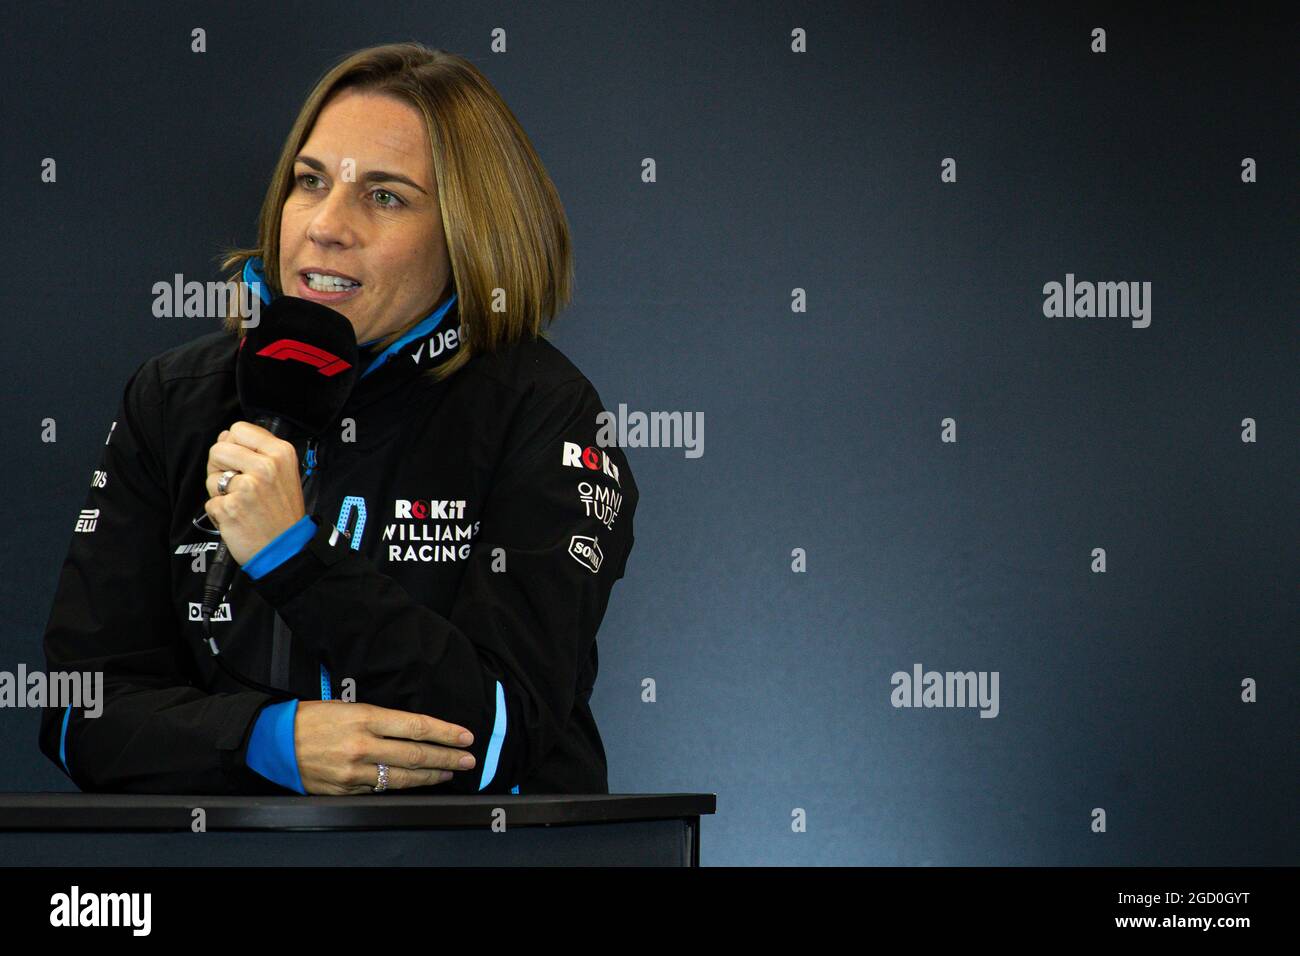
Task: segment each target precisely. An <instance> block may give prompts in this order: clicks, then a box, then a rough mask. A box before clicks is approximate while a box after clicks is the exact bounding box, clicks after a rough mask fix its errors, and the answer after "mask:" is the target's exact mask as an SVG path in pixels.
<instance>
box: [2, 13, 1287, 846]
mask: <svg viewBox="0 0 1300 956" xmlns="http://www.w3.org/2000/svg"><path fill="white" fill-rule="evenodd" d="M81 6H82V5H80V4H61V3H59V4H56V3H46V4H40V5H23V6H21V7H16V8H13V9H11V10H9V11H7V13H6V18H7V22H6V28H5V30H4V37H3V40H2V41H0V42H3V44H4V49H3V56H0V88H3V89H4V90H5V96H4V105H3V109H4V113H5V116H4V130H5V136H4V137H3V146H2V147H0V148H2V149H3V170H4V174H5V179H6V181H7V184H8V187H9V188H8V190H7V204H6V210H7V214H8V215H7V218H8V224H9V228H8V229H7V230H6V236H5V238H4V246H5V256H6V261H7V262H8V267H7V271H8V281H6V282H4V283H3V284H0V314H2V316H3V322H2V323H0V334H2V335H3V336H4V339H5V341H4V343H3V344H4V349H3V354H4V355H5V368H4V372H5V378H6V380H7V381H8V382H9V383H10V387H9V389H7V390H6V391H7V396H8V400H7V402H6V407H5V411H4V414H3V416H0V421H2V422H3V427H4V448H5V449H6V451H7V452H8V460H7V462H6V465H5V467H4V468H2V469H0V500H3V502H4V504H5V511H6V520H5V521H4V522H3V523H2V524H0V527H2V528H3V529H4V539H5V540H4V547H3V549H0V589H2V592H0V593H3V608H4V617H5V621H6V625H7V626H6V627H5V628H4V629H3V631H2V632H0V669H3V670H11V671H12V670H14V669H16V667H17V665H18V663H19V662H25V663H26V664H27V665H28V666H29V667H41V666H43V658H42V656H41V651H40V638H41V633H42V630H43V628H44V625H45V620H46V615H47V614H48V611H49V600H50V597H51V595H52V593H53V589H54V584H55V581H56V578H57V575H58V569H59V564H60V561H61V560H62V557H63V554H64V551H65V550H66V547H67V545H68V542H69V538H70V534H71V533H72V526H73V522H74V520H75V518H76V515H77V511H78V509H79V508H80V506H81V503H82V501H83V500H84V497H85V492H86V486H87V481H88V476H89V474H90V471H91V469H92V468H93V467H94V465H95V462H96V461H97V457H98V454H99V448H100V446H101V445H102V443H103V440H104V435H105V434H106V430H107V428H108V425H109V421H110V420H111V418H112V414H113V413H112V409H113V407H115V403H116V400H117V398H118V397H119V396H120V394H121V389H122V386H123V385H124V383H125V381H126V378H127V376H128V375H129V374H130V372H131V371H132V370H133V369H134V368H135V367H136V366H137V365H138V364H139V363H140V362H141V361H142V360H143V359H144V358H146V357H147V356H149V355H152V354H155V353H157V352H159V351H161V350H163V349H165V348H167V347H170V346H172V345H175V344H177V343H180V342H183V341H186V340H188V339H191V338H193V337H195V336H198V335H200V334H203V333H205V332H208V331H211V330H212V329H213V328H215V326H214V325H213V324H212V323H211V322H207V321H204V320H198V319H158V318H154V317H153V315H152V313H151V303H152V299H153V295H152V291H151V290H152V286H153V283H155V282H157V281H167V280H170V278H171V277H172V275H173V274H174V273H177V272H179V273H182V274H184V275H185V276H186V277H187V278H194V277H197V278H200V279H204V280H206V279H216V278H219V276H218V275H217V274H216V273H215V272H214V271H213V264H212V257H213V255H214V254H215V253H216V252H217V250H218V248H219V247H220V246H221V245H223V244H229V243H244V244H247V243H251V242H252V241H253V240H254V239H255V231H254V219H255V216H256V213H257V209H258V204H259V202H260V200H261V197H262V191H263V189H264V186H265V182H266V180H267V177H268V176H269V173H270V169H271V165H272V162H273V161H274V158H275V156H276V154H277V151H278V149H279V147H280V144H281V142H282V139H283V137H284V136H285V135H286V133H287V131H288V127H289V124H290V122H291V121H292V119H293V117H294V115H295V113H296V111H297V109H298V106H299V105H300V103H301V101H302V99H303V97H304V96H305V95H306V93H307V91H308V90H309V89H310V86H311V84H312V83H313V82H314V81H315V79H316V78H317V77H318V76H319V75H320V74H321V73H322V72H323V71H324V69H325V68H326V67H327V66H328V65H329V64H330V63H332V62H333V61H334V60H335V58H336V57H337V56H339V55H340V54H342V53H344V52H347V51H350V50H354V49H357V48H360V47H364V46H369V45H372V44H377V43H384V42H392V41H395V40H408V39H414V40H419V41H421V42H424V43H426V44H427V45H430V46H439V47H443V48H445V49H449V50H452V51H454V52H457V53H460V54H462V55H465V56H467V57H469V58H471V59H472V60H473V61H474V62H475V63H476V64H477V65H478V66H479V67H480V68H481V69H482V70H483V71H484V72H485V73H486V74H487V75H488V77H489V78H490V79H491V80H492V82H493V83H494V84H496V85H497V86H498V88H499V89H500V90H501V92H502V94H503V95H504V97H505V98H506V100H507V102H509V103H510V104H511V106H512V108H513V109H514V111H515V113H516V115H517V116H518V117H519V119H520V121H521V122H522V124H523V126H524V127H525V129H526V130H527V131H528V132H529V134H530V136H531V137H532V139H533V142H534V144H535V145H536V147H537V149H538V151H539V153H540V155H541V156H542V158H543V161H544V162H545V163H546V165H547V167H548V168H549V170H550V172H551V174H552V176H553V177H554V179H555V182H556V184H557V186H558V188H559V190H560V195H561V197H562V199H563V201H564V203H565V205H566V210H567V213H568V216H569V220H570V224H571V226H572V228H573V232H574V239H575V244H576V261H577V295H576V299H575V304H574V306H573V308H572V309H571V310H570V311H569V312H568V313H567V314H565V315H564V316H563V317H562V318H561V319H560V321H559V322H558V323H557V324H556V326H555V327H554V341H555V342H556V344H557V345H559V346H560V348H561V349H562V350H564V351H565V352H566V353H567V354H568V355H569V356H570V357H571V358H572V359H573V360H574V361H575V362H576V363H577V365H578V366H579V367H580V368H581V369H582V370H583V371H584V372H585V373H586V374H587V376H588V377H589V378H590V379H591V380H592V382H593V383H594V384H595V385H596V387H597V388H598V389H599V390H600V392H601V395H602V396H603V397H604V399H605V401H606V403H607V404H608V405H609V407H610V408H611V410H616V409H617V406H618V404H619V403H624V404H626V406H627V407H628V409H630V410H642V411H654V410H660V411H673V410H676V411H684V412H687V413H689V414H692V415H693V414H695V413H697V412H699V413H702V414H703V418H704V421H705V423H706V428H705V432H704V445H703V449H704V453H703V455H702V456H700V457H688V456H687V455H686V454H685V450H684V449H682V448H632V449H629V450H628V456H629V460H630V461H631V463H632V467H633V469H634V471H635V474H636V478H637V482H638V485H639V486H640V488H641V492H642V497H641V502H640V506H639V509H638V512H637V518H636V523H637V543H636V548H635V550H634V552H633V554H632V558H631V560H630V562H629V565H628V569H627V576H626V578H625V579H624V580H623V581H622V582H620V583H619V584H618V585H617V586H616V587H615V590H614V593H613V597H612V599H611V604H610V608H609V612H608V615H607V617H606V620H605V623H604V625H603V627H602V629H601V632H600V637H599V647H600V652H601V653H600V660H601V674H600V678H599V680H598V681H597V684H596V692H595V695H594V698H593V708H594V710H595V713H596V717H597V719H598V721H599V722H600V725H601V728H602V732H603V735H604V740H605V745H606V749H607V752H608V756H609V765H610V785H611V789H612V790H614V791H616V792H671V791H712V792H716V793H717V795H718V814H717V816H716V817H712V818H708V819H706V820H705V822H704V833H703V838H704V839H703V850H704V852H703V862H704V864H705V865H709V864H749V863H755V864H758V863H764V864H827V863H837V864H921V865H926V864H939V865H942V864H956V865H965V864H984V863H987V864H1006V865H1016V864H1048V865H1050V864H1087V865H1090V864H1155V865H1167V864H1190V865H1204V864H1225V865H1245V864H1256V863H1269V864H1283V863H1290V864H1294V863H1296V862H1297V849H1298V848H1300V839H1298V838H1297V830H1296V826H1295V821H1296V819H1297V810H1298V809H1300V807H1298V806H1297V800H1296V792H1297V790H1296V786H1295V768H1296V765H1297V756H1298V754H1297V747H1296V728H1297V710H1298V708H1297V700H1296V689H1297V655H1296V645H1297V642H1296V638H1297V633H1298V631H1300V627H1298V625H1300V607H1298V602H1297V589H1296V584H1297V573H1296V572H1297V566H1298V564H1300V562H1298V561H1297V545H1296V542H1297V530H1298V529H1297V525H1298V522H1297V508H1296V494H1295V486H1296V476H1297V464H1300V461H1298V456H1297V451H1296V450H1297V448H1298V447H1300V444H1298V442H1297V437H1298V436H1297V417H1296V398H1297V387H1296V386H1297V374H1296V369H1297V348H1296V344H1297V340H1296V327H1295V299H1296V278H1297V276H1296V268H1295V266H1296V262H1297V261H1298V260H1297V252H1298V250H1297V243H1296V222H1297V208H1296V206H1297V204H1296V189H1295V173H1296V169H1297V162H1296V161H1297V154H1296V145H1297V141H1296V137H1295V130H1296V123H1295V120H1296V113H1295V84H1294V70H1293V67H1294V48H1293V47H1292V46H1291V45H1289V43H1288V42H1287V37H1288V36H1294V30H1295V23H1294V21H1292V20H1283V19H1281V18H1269V17H1265V16H1263V15H1260V14H1255V15H1254V18H1253V19H1252V17H1251V16H1250V15H1246V14H1243V13H1239V12H1223V11H1219V10H1217V9H1215V8H1212V7H1205V6H1200V5H1195V4H1188V5H1179V8H1178V9H1177V11H1176V12H1171V13H1170V14H1168V18H1166V15H1165V14H1163V13H1154V12H1150V13H1143V14H1137V15H1134V14H1133V13H1132V12H1129V11H1125V10H1124V9H1123V6H1126V5H1122V6H1120V7H1110V6H1102V5H1092V4H1073V5H1071V6H1072V7H1073V9H1072V10H1070V11H1069V12H1065V11H1062V10H1058V9H1056V6H1057V5H1033V4H1011V3H999V4H980V5H974V4H964V3H953V4H944V5H927V4H920V3H889V4H871V5H869V6H868V5H860V4H849V3H844V4H835V3H818V4H793V3H791V4H776V3H758V2H750V3H744V4H718V3H692V4H667V3H665V4H658V3H656V4H647V5H643V6H636V5H630V4H622V3H620V4H613V5H606V4H595V3H593V4H579V3H563V4H527V5H516V4H482V3H438V4H419V5H411V4H396V3H394V4H387V3H379V2H367V3H365V4H348V3H339V2H327V0H322V2H318V3H312V4H285V5H283V6H277V5H266V4H262V3H247V4H242V5H236V4H226V3H222V4H210V5H206V4H183V3H181V4H178V3H167V4H156V5H155V4H134V5H117V4H115V5H112V6H111V7H109V8H107V9H105V10H101V11H94V10H89V9H82V8H81ZM1040 6H1041V7H1045V8H1047V9H1041V8H1040ZM195 27H202V28H203V29H205V30H206V32H207V52H206V53H202V54H196V53H192V52H190V31H191V30H192V29H194V28H195ZM497 28H500V29H502V30H504V31H505V36H506V40H507V50H506V52H504V53H499V52H493V51H492V49H491V41H492V31H493V30H494V29H497ZM1095 28H1103V29H1105V31H1106V52H1104V53H1101V52H1093V49H1092V46H1093V44H1094V40H1093V37H1092V31H1093V30H1094V29H1095ZM798 30H803V31H806V37H807V41H806V50H807V51H806V52H795V50H793V49H792V43H794V42H795V37H794V36H793V35H792V31H798ZM46 157H52V158H55V159H56V160H57V162H58V181H57V183H54V184H50V183H43V182H41V178H40V172H41V163H42V160H43V159H45V158H46ZM647 157H649V158H653V159H654V161H655V166H656V181H654V182H652V183H647V182H644V181H643V179H642V163H643V160H645V159H646V158H647ZM948 158H951V159H952V160H954V161H955V163H956V181H955V182H946V181H944V180H943V177H942V175H941V174H942V171H943V167H942V164H943V162H944V160H945V159H948ZM1248 158H1249V159H1251V160H1253V161H1254V163H1255V164H1256V169H1257V174H1256V176H1257V181H1254V182H1243V165H1242V164H1243V161H1245V160H1246V159H1248ZM1067 274H1069V275H1073V276H1074V277H1075V279H1076V280H1078V281H1083V280H1088V281H1093V282H1103V281H1114V282H1137V283H1139V284H1140V283H1146V282H1149V283H1150V289H1151V298H1150V306H1151V312H1150V324H1149V325H1148V326H1146V327H1145V328H1139V327H1134V325H1133V324H1132V322H1131V321H1130V320H1129V319H1128V318H1123V317H1119V318H1116V317H1108V318H1102V317H1077V316H1076V317H1059V318H1049V317H1047V316H1045V315H1044V311H1043V302H1044V293H1043V287H1044V285H1045V284H1046V283H1049V282H1053V281H1055V282H1062V283H1064V282H1065V281H1066V276H1067ZM795 290H803V291H804V294H805V295H806V303H807V308H806V311H793V310H792V306H791V303H792V301H794V300H795V296H796V295H797V293H796V292H795ZM47 418H51V419H54V420H55V421H56V422H57V428H58V432H57V434H58V441H57V442H54V443H49V442H43V441H42V440H41V432H42V425H41V423H42V420H43V419H47ZM945 419H952V421H953V423H954V425H955V435H956V439H957V440H956V441H955V442H952V441H944V440H943V437H944V436H943V426H942V423H943V421H944V420H945ZM1244 419H1251V420H1253V422H1254V423H1255V424H1254V427H1255V430H1256V439H1257V440H1255V441H1253V442H1245V441H1243V440H1242V434H1243V428H1244V426H1243V420H1244ZM1096 548H1102V549H1105V556H1106V570H1105V572H1104V573H1097V572H1095V571H1094V570H1092V568H1093V562H1094V557H1093V550H1094V549H1096ZM796 549H802V552H801V553H802V554H803V555H804V556H805V560H806V570H803V571H796V570H794V566H795V562H796V558H795V556H794V555H795V552H796ZM916 664H920V665H921V666H922V668H923V669H924V670H936V671H941V672H942V671H976V672H989V673H990V674H991V673H992V672H997V674H998V675H999V683H998V690H999V696H998V712H997V716H996V717H994V718H988V719H982V718H981V717H980V716H979V713H978V711H977V710H975V709H971V708H920V709H917V708H900V707H895V706H893V704H892V703H891V694H892V693H893V690H894V688H893V685H892V683H891V675H893V674H894V673H895V672H898V671H903V672H907V673H909V674H910V673H911V671H912V668H913V666H914V665H916ZM646 679H652V680H653V681H654V686H655V697H656V699H655V701H654V702H653V703H651V702H647V701H645V700H643V686H644V682H645V681H646ZM1248 680H1249V681H1253V682H1255V685H1256V688H1257V690H1256V693H1257V700H1256V701H1255V702H1246V701H1243V699H1242V694H1243V691H1242V683H1243V681H1248ZM36 727H37V714H36V713H35V712H33V711H29V710H23V709H4V710H0V761H2V762H0V768H2V769H0V787H3V788H4V789H8V790H42V789H45V790H51V789H67V788H68V787H69V786H70V785H69V783H68V781H67V779H66V778H65V777H64V776H63V775H62V774H61V773H60V772H59V771H58V770H56V768H55V767H54V766H53V765H52V764H50V763H49V762H48V761H46V760H45V758H44V757H43V756H42V755H41V754H40V753H39V751H38V750H37V747H36ZM1097 808H1100V809H1101V810H1104V812H1105V824H1106V826H1105V832H1096V831H1095V828H1094V820H1095V819H1096V814H1095V813H1094V811H1095V810H1096V809H1097ZM800 821H802V822H803V826H802V832H800V831H801V827H800V825H799V823H800Z"/></svg>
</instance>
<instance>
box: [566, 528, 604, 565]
mask: <svg viewBox="0 0 1300 956" xmlns="http://www.w3.org/2000/svg"><path fill="white" fill-rule="evenodd" d="M569 556H570V557H571V558H573V560H575V561H577V562H578V563H579V564H581V565H582V566H583V567H584V568H586V569H587V570H588V571H590V572H591V573H592V574H595V573H596V572H597V571H599V570H600V562H601V561H603V560H604V555H602V554H601V553H600V542H599V541H597V540H596V539H595V538H587V537H584V536H583V535H580V534H575V535H574V536H573V540H572V541H570V542H569Z"/></svg>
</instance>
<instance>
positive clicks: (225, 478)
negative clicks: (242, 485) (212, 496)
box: [217, 471, 239, 495]
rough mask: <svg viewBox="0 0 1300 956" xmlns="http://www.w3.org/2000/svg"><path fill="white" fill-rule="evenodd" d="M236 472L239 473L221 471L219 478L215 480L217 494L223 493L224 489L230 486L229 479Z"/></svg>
mask: <svg viewBox="0 0 1300 956" xmlns="http://www.w3.org/2000/svg"><path fill="white" fill-rule="evenodd" d="M237 474H239V472H237V471H223V472H222V473H221V478H220V480H219V481H218V482H217V494H219V495H224V494H225V493H226V489H227V488H229V487H230V479H231V478H234V477H235V475H237Z"/></svg>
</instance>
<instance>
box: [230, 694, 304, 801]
mask: <svg viewBox="0 0 1300 956" xmlns="http://www.w3.org/2000/svg"><path fill="white" fill-rule="evenodd" d="M297 716H298V701H296V700H286V701H282V702H281V703H278V704H269V705H268V706H266V707H263V708H262V712H261V713H260V714H258V715H257V723H256V724H254V725H253V736H252V739H251V740H249V742H248V753H247V755H246V756H245V758H244V762H245V763H246V764H248V766H249V769H251V770H256V771H257V772H258V773H260V774H261V775H262V776H263V777H265V778H266V779H267V780H270V781H271V782H272V783H278V784H279V785H280V786H282V787H288V788H289V789H290V790H296V791H297V792H298V793H301V794H304V795H305V794H306V793H307V791H306V790H304V789H303V788H302V774H300V773H299V772H298V752H297V750H296V749H295V748H294V745H293V722H294V719H295V718H296V717H297Z"/></svg>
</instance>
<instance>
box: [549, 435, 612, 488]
mask: <svg viewBox="0 0 1300 956" xmlns="http://www.w3.org/2000/svg"><path fill="white" fill-rule="evenodd" d="M561 464H563V465H565V466H566V467H568V468H585V469H587V470H588V471H600V472H604V473H605V474H607V475H609V477H611V478H613V479H614V483H615V484H617V485H621V484H622V482H621V481H619V480H618V465H616V464H614V462H613V461H611V460H610V457H609V454H608V453H607V452H605V451H604V450H603V449H600V448H596V447H595V446H594V445H588V446H587V447H586V448H583V447H582V446H581V445H579V444H577V443H576V442H571V441H566V442H565V443H564V448H563V455H562V457H561Z"/></svg>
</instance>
